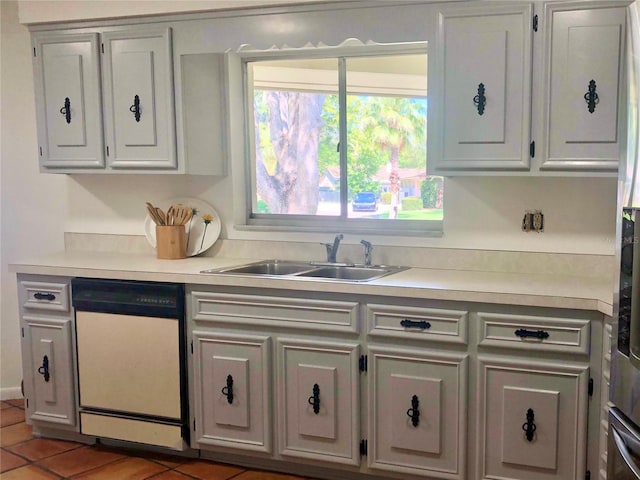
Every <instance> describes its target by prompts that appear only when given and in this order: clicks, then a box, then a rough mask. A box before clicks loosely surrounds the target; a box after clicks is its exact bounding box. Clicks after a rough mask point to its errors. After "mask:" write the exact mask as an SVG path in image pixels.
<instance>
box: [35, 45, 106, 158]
mask: <svg viewBox="0 0 640 480" xmlns="http://www.w3.org/2000/svg"><path fill="white" fill-rule="evenodd" d="M34 45H35V50H36V56H35V57H34V81H35V91H36V112H37V114H38V141H39V143H40V149H41V166H42V167H43V169H45V170H46V169H49V168H51V169H55V168H76V167H83V168H86V167H102V166H104V149H103V139H102V107H101V96H100V71H99V68H100V63H99V53H98V35H97V34H78V35H76V34H73V35H60V34H35V35H34ZM67 99H68V101H67Z"/></svg>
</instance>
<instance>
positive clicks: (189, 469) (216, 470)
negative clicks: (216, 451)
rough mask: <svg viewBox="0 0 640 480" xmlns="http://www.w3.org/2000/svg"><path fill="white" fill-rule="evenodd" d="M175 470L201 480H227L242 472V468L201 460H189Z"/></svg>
mask: <svg viewBox="0 0 640 480" xmlns="http://www.w3.org/2000/svg"><path fill="white" fill-rule="evenodd" d="M176 470H177V471H179V472H182V473H186V474H187V475H191V476H192V477H196V478H199V479H203V480H227V479H229V478H231V477H235V476H236V475H238V474H239V473H242V472H243V471H244V469H243V468H238V467H232V466H230V465H222V464H219V463H213V462H206V461H202V460H191V461H189V462H187V463H185V464H183V465H180V466H179V467H178V468H176Z"/></svg>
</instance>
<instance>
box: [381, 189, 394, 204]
mask: <svg viewBox="0 0 640 480" xmlns="http://www.w3.org/2000/svg"><path fill="white" fill-rule="evenodd" d="M380 202H381V203H382V204H384V205H391V192H382V193H381V194H380Z"/></svg>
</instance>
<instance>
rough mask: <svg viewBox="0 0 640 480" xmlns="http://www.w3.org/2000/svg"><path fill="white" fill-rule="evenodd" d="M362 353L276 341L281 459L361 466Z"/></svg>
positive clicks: (340, 346)
mask: <svg viewBox="0 0 640 480" xmlns="http://www.w3.org/2000/svg"><path fill="white" fill-rule="evenodd" d="M358 352H359V347H358V345H357V344H351V343H333V342H309V341H303V340H293V339H280V340H279V341H278V372H277V385H278V417H279V418H278V424H279V428H280V430H279V435H278V436H279V441H280V444H279V449H280V454H282V455H284V456H290V457H298V458H307V459H315V460H324V461H327V462H333V463H341V464H347V465H359V464H360V451H359V442H360V428H359V422H360V408H359V404H360V396H359V380H360V379H359V372H358ZM316 385H317V386H318V388H317V390H316V392H315V393H314V387H315V386H316ZM315 394H317V396H318V398H319V404H318V405H317V406H318V408H317V413H316V411H314V406H313V403H314V400H313V397H314V395H315Z"/></svg>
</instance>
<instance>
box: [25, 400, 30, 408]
mask: <svg viewBox="0 0 640 480" xmlns="http://www.w3.org/2000/svg"><path fill="white" fill-rule="evenodd" d="M24 400H25V402H26V403H27V408H29V399H28V398H25V399H24Z"/></svg>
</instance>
